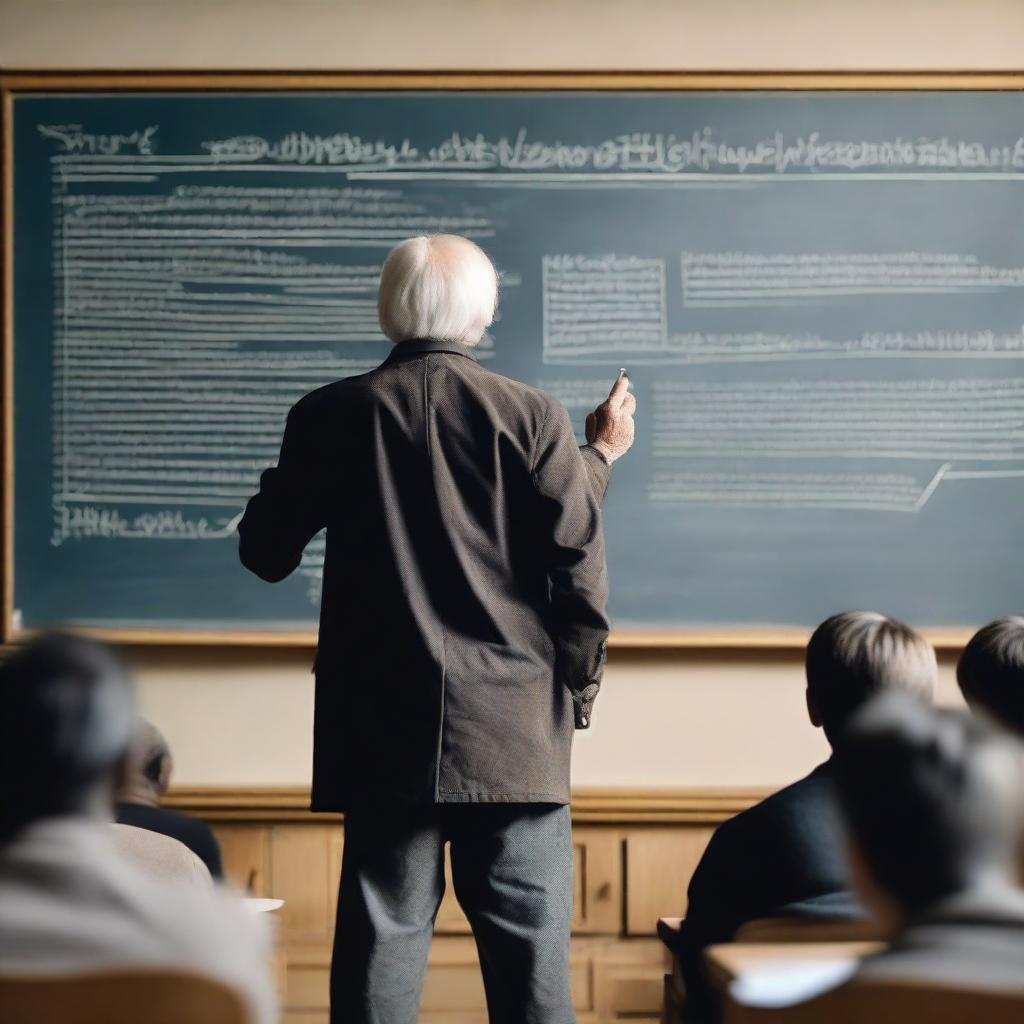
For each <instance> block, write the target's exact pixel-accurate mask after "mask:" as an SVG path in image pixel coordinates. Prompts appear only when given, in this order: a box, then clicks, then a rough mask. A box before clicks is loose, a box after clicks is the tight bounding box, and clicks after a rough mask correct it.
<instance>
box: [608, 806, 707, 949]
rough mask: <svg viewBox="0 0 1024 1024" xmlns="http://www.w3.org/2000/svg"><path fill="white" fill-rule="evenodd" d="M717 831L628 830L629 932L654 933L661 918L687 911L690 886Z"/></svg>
mask: <svg viewBox="0 0 1024 1024" xmlns="http://www.w3.org/2000/svg"><path fill="white" fill-rule="evenodd" d="M713 832H714V827H713V826H710V825H703V826H701V825H692V826H688V827H687V828H635V829H629V830H628V832H627V834H626V934H627V935H653V934H654V931H655V928H656V926H657V923H658V918H659V917H667V916H673V917H678V916H680V915H682V914H685V913H686V888H687V886H688V885H689V884H690V876H691V875H692V874H693V871H694V868H696V867H697V863H698V861H699V860H700V858H701V855H702V854H703V853H704V848H705V847H706V846H707V845H708V840H709V839H710V838H711V834H712V833H713Z"/></svg>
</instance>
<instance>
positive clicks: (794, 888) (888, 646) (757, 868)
mask: <svg viewBox="0 0 1024 1024" xmlns="http://www.w3.org/2000/svg"><path fill="white" fill-rule="evenodd" d="M806 672H807V713H808V716H809V718H810V721H811V724H812V725H813V726H815V727H817V728H822V729H824V731H825V736H826V738H827V739H828V741H829V743H830V744H834V741H835V738H836V736H837V735H838V734H839V733H840V731H841V730H842V728H843V726H844V725H845V723H846V721H847V720H848V719H849V718H850V716H851V715H852V714H853V713H854V712H855V711H856V710H857V709H858V708H859V707H861V706H862V705H863V704H864V703H865V702H866V701H867V700H868V698H870V697H871V696H872V695H874V694H876V693H879V692H881V691H883V690H888V689H907V690H911V691H913V692H915V693H917V694H919V695H920V696H922V697H924V698H925V699H928V700H930V699H931V696H932V692H933V690H934V687H935V683H936V680H937V674H938V673H937V668H936V662H935V652H934V651H933V650H932V648H931V646H930V645H929V644H928V643H927V642H926V641H925V640H924V639H923V638H922V637H921V636H919V635H918V634H917V633H915V632H914V631H913V630H912V629H910V628H909V627H908V626H905V625H903V624H902V623H900V622H897V621H895V620H894V619H890V618H887V617H886V616H884V615H880V614H879V613H877V612H843V613H841V614H839V615H834V616H832V617H831V618H830V619H827V620H826V621H825V622H823V623H822V624H821V625H820V626H819V627H818V628H817V629H816V630H815V632H814V635H813V636H812V637H811V640H810V643H809V644H808V646H807V655H806ZM832 772H833V767H832V759H831V758H829V760H827V761H825V762H824V763H822V764H820V765H818V767H817V768H815V769H814V771H813V772H811V773H810V775H808V776H806V778H803V779H801V780H800V781H799V782H795V783H793V785H791V786H787V787H786V788H785V789H782V790H780V791H779V792H777V793H775V794H773V795H772V796H770V797H768V798H767V799H766V800H764V801H762V802H761V803H759V804H757V805H755V806H754V807H751V808H750V809H749V810H746V811H744V812H743V813H741V814H738V815H736V817H735V818H732V819H731V820H729V821H726V822H725V823H723V824H722V825H721V826H719V828H718V829H717V830H716V832H715V834H714V835H713V836H712V837H711V841H710V843H709V844H708V847H707V850H705V852H704V856H703V857H702V858H701V861H700V864H699V865H698V866H697V870H696V871H695V872H694V874H693V878H692V879H691V881H690V887H689V891H688V895H687V901H688V907H687V912H686V920H685V921H684V922H683V926H682V929H681V931H680V933H679V939H678V943H679V944H678V947H677V952H678V953H679V956H680V964H681V967H682V971H683V978H684V982H685V985H686V1014H687V1019H688V1020H690V1021H693V1022H703V1021H707V1020H713V1019H714V1018H715V1017H716V1015H717V1006H716V1004H715V1000H714V998H713V993H712V991H711V989H710V987H709V986H708V985H707V983H706V981H705V979H704V975H703V971H702V964H701V960H702V956H703V953H704V950H705V949H706V948H707V947H708V946H710V945H713V944H715V943H719V942H728V941H730V940H731V939H732V938H733V937H734V935H735V934H736V931H737V929H738V928H739V927H740V926H741V925H743V924H745V923H746V922H748V921H752V920H755V919H757V918H761V917H768V916H773V915H779V914H786V915H789V914H799V915H801V916H819V917H828V918H836V917H859V916H861V911H860V910H859V908H858V906H857V904H856V903H855V901H854V900H853V898H852V897H851V896H850V895H849V890H850V885H849V881H848V878H847V870H846V858H845V854H844V848H843V839H842V835H841V832H840V828H839V822H838V813H837V810H836V806H835V801H834V796H833V791H832Z"/></svg>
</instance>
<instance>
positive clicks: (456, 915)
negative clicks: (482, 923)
mask: <svg viewBox="0 0 1024 1024" xmlns="http://www.w3.org/2000/svg"><path fill="white" fill-rule="evenodd" d="M434 933H435V934H436V935H470V934H472V929H471V928H470V927H469V921H468V920H467V918H466V915H465V914H464V913H463V912H462V907H460V906H459V901H458V899H457V898H456V896H455V885H454V884H453V882H452V857H451V847H450V846H447V845H446V846H445V848H444V897H443V898H442V900H441V906H440V907H438V909H437V917H436V918H435V920H434Z"/></svg>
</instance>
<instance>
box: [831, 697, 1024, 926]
mask: <svg viewBox="0 0 1024 1024" xmlns="http://www.w3.org/2000/svg"><path fill="white" fill-rule="evenodd" d="M835 762H836V767H835V785H836V793H837V797H838V800H839V806H840V808H841V810H842V813H843V816H844V818H845V820H846V824H847V828H848V832H849V836H850V842H851V847H852V856H851V860H852V864H853V868H854V872H853V874H854V879H855V882H856V884H857V887H858V889H859V890H860V892H861V895H862V897H864V898H865V900H866V902H867V903H868V904H869V905H871V906H872V907H873V908H874V909H875V910H876V911H878V912H879V913H880V916H882V917H883V918H884V919H886V920H888V921H890V922H891V923H899V922H901V921H903V920H905V919H906V918H907V917H910V916H913V915H914V914H917V913H919V912H921V911H922V910H925V909H926V908H927V907H929V906H930V905H932V904H935V903H937V902H939V901H941V900H943V899H945V898H948V897H950V896H954V895H956V894H959V893H963V892H967V891H978V890H984V889H988V890H990V891H992V890H995V891H997V892H998V891H1001V890H1002V889H1003V888H1004V887H1005V886H1007V885H1010V884H1013V882H1014V880H1015V877H1016V868H1017V850H1018V849H1019V841H1020V832H1021V808H1022V807H1024V786H1022V776H1021V751H1020V748H1019V747H1018V745H1017V743H1016V741H1015V740H1014V739H1012V738H1011V737H1010V736H1009V735H1007V734H1005V733H1003V732H1001V731H997V730H995V729H993V728H991V727H990V726H989V725H987V724H986V723H985V722H983V721H981V720H979V719H977V718H972V717H971V716H970V715H968V714H966V713H964V712H961V711H952V710H938V709H935V708H931V707H928V706H927V705H925V704H923V703H921V701H919V700H917V699H915V698H914V697H912V696H911V695H910V694H907V693H887V694H883V695H881V696H880V697H877V698H875V699H874V700H873V701H871V702H870V703H869V704H868V705H866V706H865V707H864V708H862V709H861V711H860V712H858V713H857V714H856V715H855V716H854V717H853V718H852V719H851V721H850V723H849V725H848V727H847V729H846V730H845V732H844V733H843V736H842V737H841V739H840V742H839V744H838V746H837V748H836V758H835Z"/></svg>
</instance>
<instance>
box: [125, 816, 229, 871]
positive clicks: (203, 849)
mask: <svg viewBox="0 0 1024 1024" xmlns="http://www.w3.org/2000/svg"><path fill="white" fill-rule="evenodd" d="M115 810H116V813H117V822H118V824H120V825H131V826H133V827H134V828H144V829H146V830H147V831H149V832H159V833H160V834H161V835H165V836H169V837H170V838H171V839H177V840H178V842H179V843H184V844H185V846H187V847H188V848H189V849H190V850H191V851H192V852H193V853H194V854H195V855H196V856H197V857H198V858H199V859H200V860H201V861H202V862H203V863H204V864H205V865H206V867H207V868H208V869H209V871H210V874H211V875H212V876H213V877H214V878H223V877H224V867H223V865H222V863H221V856H220V846H219V845H218V843H217V837H216V836H215V835H214V834H213V829H211V828H210V826H209V825H207V824H206V822H205V821H199V820H198V819H196V818H190V817H188V816H187V815H184V814H178V813H176V812H175V811H169V810H167V808H165V807H157V806H154V805H152V804H140V803H131V802H128V801H122V802H120V803H118V804H117V807H116V808H115Z"/></svg>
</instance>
